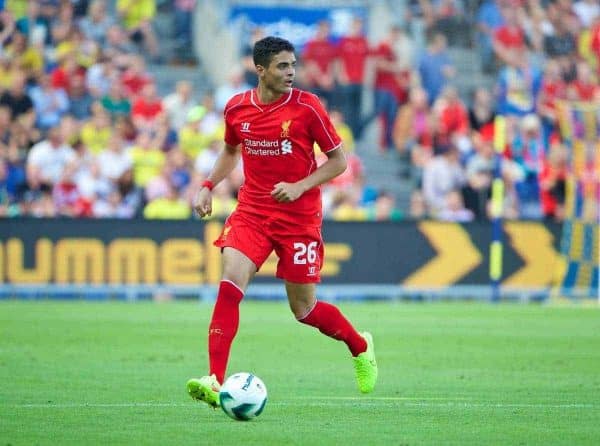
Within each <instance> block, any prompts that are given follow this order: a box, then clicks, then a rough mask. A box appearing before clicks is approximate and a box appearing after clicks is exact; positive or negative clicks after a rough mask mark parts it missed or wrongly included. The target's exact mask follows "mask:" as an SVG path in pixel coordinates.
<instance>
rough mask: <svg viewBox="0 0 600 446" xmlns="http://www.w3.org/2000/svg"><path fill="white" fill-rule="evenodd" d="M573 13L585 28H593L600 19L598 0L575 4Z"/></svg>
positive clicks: (580, 0)
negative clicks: (599, 18)
mask: <svg viewBox="0 0 600 446" xmlns="http://www.w3.org/2000/svg"><path fill="white" fill-rule="evenodd" d="M573 11H574V12H575V14H577V18H578V19H579V21H580V22H581V25H582V26H583V27H584V28H589V27H591V26H592V24H593V23H594V21H595V20H596V19H597V18H598V17H600V5H599V4H598V1H597V0H579V1H576V2H575V3H574V4H573Z"/></svg>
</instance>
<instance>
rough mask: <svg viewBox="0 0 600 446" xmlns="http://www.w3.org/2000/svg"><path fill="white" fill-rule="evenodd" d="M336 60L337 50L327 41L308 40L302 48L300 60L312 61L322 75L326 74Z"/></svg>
mask: <svg viewBox="0 0 600 446" xmlns="http://www.w3.org/2000/svg"><path fill="white" fill-rule="evenodd" d="M336 58H337V48H336V47H335V45H334V44H333V43H331V42H329V41H328V40H316V39H315V40H309V41H308V42H306V45H305V46H304V52H303V53H302V59H304V60H305V61H307V60H310V61H313V62H314V63H315V64H316V65H317V66H318V67H319V69H320V70H321V71H322V72H323V73H327V72H328V71H329V68H330V66H331V64H332V63H333V61H334V60H335V59H336Z"/></svg>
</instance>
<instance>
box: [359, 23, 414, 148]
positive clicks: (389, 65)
mask: <svg viewBox="0 0 600 446" xmlns="http://www.w3.org/2000/svg"><path fill="white" fill-rule="evenodd" d="M401 35H402V29H401V28H400V27H399V26H397V25H394V26H392V27H391V28H390V30H389V32H388V34H387V36H386V37H385V38H384V39H383V40H381V41H380V42H379V44H378V45H377V48H376V49H375V51H374V55H375V85H374V89H375V107H374V109H375V110H374V114H375V116H377V117H379V118H380V119H381V120H382V129H383V133H382V136H381V142H380V144H381V148H382V149H383V150H388V149H389V148H392V147H393V144H394V141H393V129H394V120H395V119H396V113H397V112H398V107H399V105H400V104H401V103H403V102H405V101H406V96H407V88H408V79H409V77H410V76H409V75H407V71H406V69H405V67H403V66H402V65H401V64H400V63H399V62H398V58H397V56H396V53H395V52H394V47H395V45H396V43H397V41H398V40H399V39H400V38H401ZM367 122H368V120H367Z"/></svg>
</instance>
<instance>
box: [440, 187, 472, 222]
mask: <svg viewBox="0 0 600 446" xmlns="http://www.w3.org/2000/svg"><path fill="white" fill-rule="evenodd" d="M437 218H438V219H440V220H443V221H454V222H459V223H465V222H469V221H472V220H473V212H471V210H469V209H467V208H466V207H465V204H464V202H463V197H462V195H461V193H460V190H451V191H450V192H448V193H447V194H446V200H445V203H444V208H443V209H442V210H441V211H440V212H439V214H438V216H437Z"/></svg>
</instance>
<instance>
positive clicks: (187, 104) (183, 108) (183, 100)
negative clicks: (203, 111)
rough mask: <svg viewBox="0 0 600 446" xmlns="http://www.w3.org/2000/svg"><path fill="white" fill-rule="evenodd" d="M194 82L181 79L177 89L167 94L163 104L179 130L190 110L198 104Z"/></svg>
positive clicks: (172, 122)
mask: <svg viewBox="0 0 600 446" xmlns="http://www.w3.org/2000/svg"><path fill="white" fill-rule="evenodd" d="M192 94H193V89H192V84H191V82H189V81H179V82H177V85H175V91H174V92H173V93H171V94H169V95H167V96H166V97H165V98H164V99H163V101H162V106H163V109H164V111H165V113H166V114H167V117H168V118H169V122H170V123H171V126H172V128H173V129H174V130H176V131H179V130H180V129H181V128H182V127H183V126H184V125H185V123H186V121H187V116H188V114H189V112H190V110H191V109H192V108H193V107H194V106H195V105H196V101H195V100H194V97H193V95H192Z"/></svg>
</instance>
